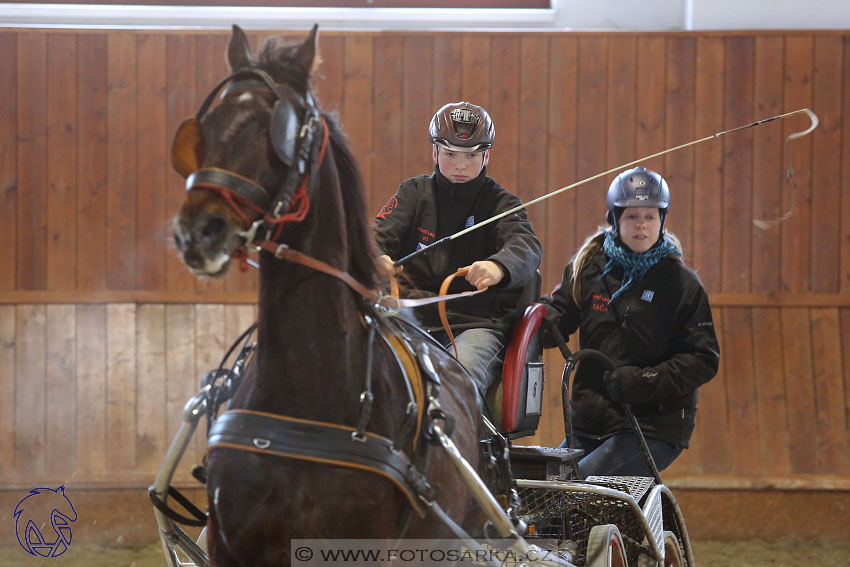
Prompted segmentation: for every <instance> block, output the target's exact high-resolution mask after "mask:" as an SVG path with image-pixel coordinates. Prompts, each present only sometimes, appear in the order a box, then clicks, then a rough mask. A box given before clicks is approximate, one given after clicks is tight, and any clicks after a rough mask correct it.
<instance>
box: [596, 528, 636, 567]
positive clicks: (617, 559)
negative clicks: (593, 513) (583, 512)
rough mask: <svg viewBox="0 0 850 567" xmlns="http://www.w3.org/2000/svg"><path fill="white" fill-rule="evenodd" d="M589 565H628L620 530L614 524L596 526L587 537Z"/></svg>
mask: <svg viewBox="0 0 850 567" xmlns="http://www.w3.org/2000/svg"><path fill="white" fill-rule="evenodd" d="M586 565H587V567H628V563H627V561H626V551H625V548H624V547H623V538H622V537H621V536H620V530H619V529H617V526H615V525H614V524H605V525H602V526H594V527H593V528H592V529H591V530H590V536H589V537H588V538H587V563H586Z"/></svg>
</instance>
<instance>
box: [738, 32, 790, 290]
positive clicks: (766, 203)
mask: <svg viewBox="0 0 850 567" xmlns="http://www.w3.org/2000/svg"><path fill="white" fill-rule="evenodd" d="M784 47H785V43H784V41H783V38H782V36H778V35H776V36H774V35H770V36H759V37H757V38H756V45H755V85H754V103H755V104H754V109H753V112H754V118H755V119H759V120H761V119H763V118H767V117H770V116H776V115H778V114H782V113H783V112H784V111H785V108H784V105H783V99H782V93H783V70H784ZM732 135H734V134H732ZM782 141H783V140H782V130H781V128H779V127H778V126H770V127H767V128H755V129H754V131H753V182H752V186H753V219H757V220H763V221H772V220H775V219H778V218H779V217H780V216H782V214H783V213H784V211H782V191H781V189H780V188H781V187H782V183H783V176H782V172H783V165H782ZM751 232H752V235H753V236H752V238H753V241H752V260H751V268H750V270H751V273H752V279H751V289H752V291H754V292H757V293H771V292H774V293H776V292H778V291H779V282H780V279H779V270H780V252H781V244H782V243H781V241H780V227H779V226H778V225H775V224H774V225H771V226H768V227H767V228H759V227H756V226H755V225H753V226H752V227H751Z"/></svg>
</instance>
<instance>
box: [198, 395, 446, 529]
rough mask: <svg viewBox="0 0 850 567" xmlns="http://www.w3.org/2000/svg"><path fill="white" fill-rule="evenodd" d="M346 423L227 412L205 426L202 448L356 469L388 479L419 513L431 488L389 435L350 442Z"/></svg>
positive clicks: (350, 430)
mask: <svg viewBox="0 0 850 567" xmlns="http://www.w3.org/2000/svg"><path fill="white" fill-rule="evenodd" d="M355 432H356V430H355V429H354V428H352V427H347V426H344V425H337V424H334V423H325V422H321V421H313V420H307V419H299V418H295V417H287V416H282V415H274V414H270V413H265V412H258V411H252V410H229V411H226V412H224V413H223V414H221V416H219V418H218V419H217V420H216V422H215V423H214V424H213V426H212V428H211V429H210V435H209V441H208V443H209V444H208V448H207V451H212V450H214V449H221V448H224V449H235V450H239V451H250V452H253V453H260V454H266V455H274V456H278V457H284V458H290V459H297V460H302V461H311V462H318V463H324V464H328V465H332V466H339V467H346V468H352V469H359V470H363V471H366V472H370V473H374V474H377V475H379V476H382V477H384V478H386V479H387V480H389V481H390V482H392V483H393V484H394V485H395V486H396V488H398V489H399V491H401V493H402V494H403V495H404V496H405V498H407V500H408V502H409V503H410V506H411V507H412V508H413V509H414V510H416V513H417V514H419V516H420V517H424V512H423V510H422V508H421V506H420V502H419V497H420V496H423V497H425V498H426V499H430V497H431V495H429V494H427V492H429V491H430V489H431V487H430V486H429V485H428V484H427V483H426V482H425V479H424V477H423V476H422V475H421V474H420V473H419V472H418V471H416V469H415V468H414V467H413V465H412V464H411V463H410V461H409V460H408V458H407V456H406V455H405V454H404V453H402V452H401V451H397V450H396V449H394V448H393V444H392V442H391V441H390V440H389V439H386V438H385V437H382V436H380V435H376V434H374V433H369V432H366V433H365V440H364V441H363V442H354V441H352V438H351V434H352V433H355Z"/></svg>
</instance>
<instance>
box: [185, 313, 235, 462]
mask: <svg viewBox="0 0 850 567" xmlns="http://www.w3.org/2000/svg"><path fill="white" fill-rule="evenodd" d="M226 330H227V329H226V326H225V309H224V305H221V304H208V305H196V306H195V345H196V346H195V375H194V376H193V377H192V378H193V379H192V380H191V381H190V383H189V385H190V386H194V389H192V390H191V394H190V395H194V394H195V392H197V391H198V389H199V388H200V387H201V379H202V378H203V376H204V374H206V373H207V372H209V371H210V370H214V369H216V368H218V365H219V363H220V362H221V357H222V356H224V355H225V353H226V352H227V347H228V346H230V342H228V339H229V337H227V335H226ZM186 399H187V400H188V399H189V398H188V397H187V398H186ZM202 427H203V425H202ZM206 448H207V439H206V436H205V435H203V434H201V435H195V438H194V439H193V440H192V445H191V446H190V450H194V460H193V461H191V464H201V462H202V460H203V456H204V451H206ZM189 460H190V459H189V455H187V461H186V462H189Z"/></svg>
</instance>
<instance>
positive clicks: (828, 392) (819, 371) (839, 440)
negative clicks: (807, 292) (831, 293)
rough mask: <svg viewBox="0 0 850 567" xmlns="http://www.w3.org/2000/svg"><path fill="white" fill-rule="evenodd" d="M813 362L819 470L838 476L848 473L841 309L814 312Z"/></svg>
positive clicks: (849, 452)
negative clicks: (839, 310)
mask: <svg viewBox="0 0 850 567" xmlns="http://www.w3.org/2000/svg"><path fill="white" fill-rule="evenodd" d="M811 314H812V358H813V362H814V385H815V406H816V408H817V414H816V415H817V433H818V435H817V461H816V470H817V472H819V473H822V474H835V473H836V472H839V471H844V470H847V465H848V462H850V451H848V447H847V422H848V420H847V409H848V408H847V407H846V406H845V403H844V399H845V392H844V373H843V368H842V352H841V338H842V335H841V322H840V320H839V315H838V308H834V307H830V308H824V309H814V308H813V309H812V310H811Z"/></svg>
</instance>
